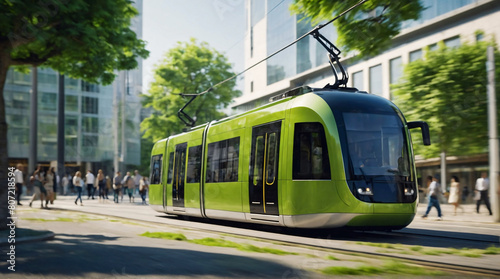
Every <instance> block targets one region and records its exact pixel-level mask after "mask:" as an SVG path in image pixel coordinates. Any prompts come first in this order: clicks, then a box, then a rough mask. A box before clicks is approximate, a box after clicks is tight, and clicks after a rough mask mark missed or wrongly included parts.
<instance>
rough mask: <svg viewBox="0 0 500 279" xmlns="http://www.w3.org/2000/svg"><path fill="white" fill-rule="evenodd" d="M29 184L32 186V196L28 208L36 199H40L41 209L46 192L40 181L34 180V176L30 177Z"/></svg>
mask: <svg viewBox="0 0 500 279" xmlns="http://www.w3.org/2000/svg"><path fill="white" fill-rule="evenodd" d="M30 182H31V184H33V186H34V187H33V191H34V193H33V196H32V197H31V200H30V207H31V206H32V205H33V202H34V201H35V200H36V198H37V197H40V202H41V206H40V208H43V200H45V196H46V195H47V191H45V188H44V187H43V184H42V181H40V180H38V179H36V178H35V177H34V176H31V177H30Z"/></svg>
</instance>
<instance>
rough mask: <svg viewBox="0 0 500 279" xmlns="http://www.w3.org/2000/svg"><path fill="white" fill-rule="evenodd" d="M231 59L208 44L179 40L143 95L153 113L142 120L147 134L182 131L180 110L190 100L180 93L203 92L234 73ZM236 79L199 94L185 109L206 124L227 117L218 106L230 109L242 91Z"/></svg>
mask: <svg viewBox="0 0 500 279" xmlns="http://www.w3.org/2000/svg"><path fill="white" fill-rule="evenodd" d="M233 75H234V73H233V72H232V70H231V64H230V63H229V62H228V61H227V58H226V57H225V56H224V55H222V54H220V53H219V52H217V51H216V50H214V49H211V48H209V46H208V44H207V43H205V42H202V43H200V44H198V43H197V42H196V40H195V39H191V41H190V42H179V43H178V45H177V47H175V48H173V49H171V50H169V51H168V52H167V53H166V54H165V57H164V59H163V61H161V62H160V63H159V64H158V65H157V67H156V69H155V79H154V81H153V83H152V84H151V89H150V90H149V94H145V95H143V105H144V107H152V108H153V109H154V112H153V114H152V115H151V116H150V117H148V118H146V119H144V121H143V122H142V123H141V130H142V131H144V137H145V138H149V139H152V140H153V141H157V140H159V139H162V138H165V137H168V136H169V135H172V134H176V133H179V132H181V131H182V130H183V128H184V127H185V125H184V123H183V122H181V121H180V119H179V118H178V117H177V112H178V111H179V109H180V108H182V106H184V104H185V103H186V102H187V101H188V100H189V98H183V97H181V96H180V95H178V94H180V93H199V92H203V91H205V90H207V89H208V88H210V87H211V86H212V85H214V84H217V83H219V82H221V81H223V80H225V79H227V78H229V77H231V76H233ZM235 84H236V80H235V79H233V80H230V81H228V82H226V83H224V84H222V85H220V86H218V87H216V88H215V89H214V90H213V91H210V92H209V93H207V94H204V95H201V96H199V97H198V98H197V99H196V100H194V101H193V102H192V103H191V104H190V105H189V106H188V107H187V108H186V109H185V110H184V111H185V112H186V113H187V114H188V115H190V116H191V117H193V118H194V117H196V121H197V123H200V124H201V123H205V122H208V121H210V120H215V119H219V118H221V117H223V116H224V114H223V113H222V112H220V111H219V110H218V109H220V108H226V107H227V106H228V105H229V104H230V103H231V101H232V100H233V98H234V97H237V96H239V95H240V92H239V91H237V90H234V89H233V88H234V86H235Z"/></svg>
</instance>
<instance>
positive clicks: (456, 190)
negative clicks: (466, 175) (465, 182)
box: [448, 175, 464, 215]
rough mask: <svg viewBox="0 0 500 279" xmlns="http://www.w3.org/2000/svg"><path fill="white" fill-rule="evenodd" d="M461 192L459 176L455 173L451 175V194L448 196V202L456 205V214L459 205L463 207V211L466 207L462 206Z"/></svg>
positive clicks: (455, 213)
mask: <svg viewBox="0 0 500 279" xmlns="http://www.w3.org/2000/svg"><path fill="white" fill-rule="evenodd" d="M461 192H462V191H461V189H460V183H459V180H458V177H456V176H455V175H454V176H452V177H451V185H450V196H449V197H448V203H450V204H453V205H454V206H455V210H454V215H457V209H458V208H459V207H460V208H461V209H462V212H463V211H464V209H463V208H462V207H461V206H460V197H461V196H462V195H461Z"/></svg>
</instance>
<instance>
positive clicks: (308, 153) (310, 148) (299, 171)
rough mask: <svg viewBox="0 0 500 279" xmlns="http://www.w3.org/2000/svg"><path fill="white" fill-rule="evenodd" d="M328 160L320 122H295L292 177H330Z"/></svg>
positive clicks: (323, 132)
mask: <svg viewBox="0 0 500 279" xmlns="http://www.w3.org/2000/svg"><path fill="white" fill-rule="evenodd" d="M330 178H331V174H330V161H329V158H328V148H327V144H326V137H325V130H324V128H323V125H321V123H317V122H315V123H296V124H295V133H294V140H293V179H330Z"/></svg>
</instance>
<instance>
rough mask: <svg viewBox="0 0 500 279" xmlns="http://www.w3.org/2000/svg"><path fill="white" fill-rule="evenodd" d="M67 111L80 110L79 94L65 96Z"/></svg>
mask: <svg viewBox="0 0 500 279" xmlns="http://www.w3.org/2000/svg"><path fill="white" fill-rule="evenodd" d="M64 103H65V107H64V109H65V111H71V112H78V96H73V95H65V96H64Z"/></svg>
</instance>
